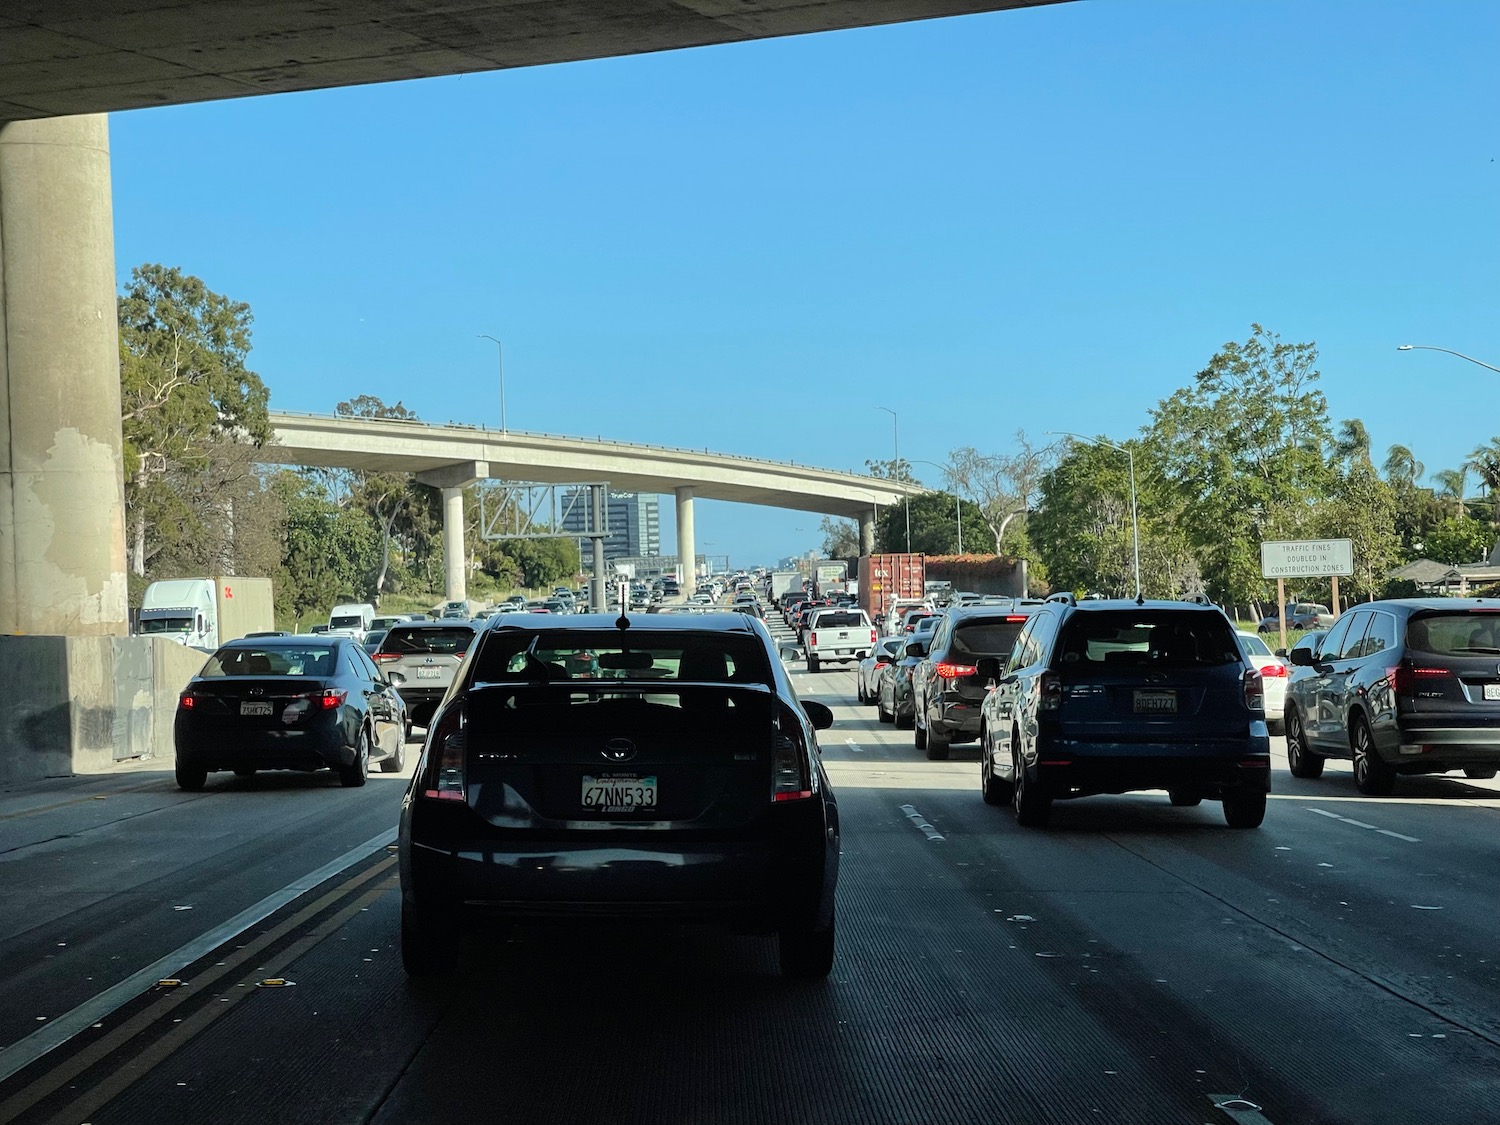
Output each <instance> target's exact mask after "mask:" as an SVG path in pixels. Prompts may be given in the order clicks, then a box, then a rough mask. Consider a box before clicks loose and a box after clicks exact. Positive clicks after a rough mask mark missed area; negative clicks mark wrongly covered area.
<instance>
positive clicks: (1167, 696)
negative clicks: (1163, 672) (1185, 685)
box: [1135, 691, 1177, 715]
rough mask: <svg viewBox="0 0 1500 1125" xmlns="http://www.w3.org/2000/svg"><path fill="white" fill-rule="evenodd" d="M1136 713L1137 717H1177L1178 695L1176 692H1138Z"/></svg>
mask: <svg viewBox="0 0 1500 1125" xmlns="http://www.w3.org/2000/svg"><path fill="white" fill-rule="evenodd" d="M1135 713H1136V714H1137V715H1175V714H1176V713H1177V693H1176V692H1175V691H1137V692H1136V693H1135Z"/></svg>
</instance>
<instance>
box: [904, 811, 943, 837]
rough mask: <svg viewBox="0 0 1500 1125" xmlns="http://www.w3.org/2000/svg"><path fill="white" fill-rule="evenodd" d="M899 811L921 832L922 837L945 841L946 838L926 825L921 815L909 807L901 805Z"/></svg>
mask: <svg viewBox="0 0 1500 1125" xmlns="http://www.w3.org/2000/svg"><path fill="white" fill-rule="evenodd" d="M901 811H902V812H904V813H905V814H906V819H907V820H909V821H911V822H912V823H913V824H915V825H916V826H917V827H918V828H920V829H921V830H922V835H924V836H926V837H927V838H928V839H929V840H945V839H947V837H946V836H944V835H943V834H942V833H941V832H939V831H938V830H937V829H936V828H934V827H933V826H932V825H930V824H928V823H927V821H926V819H925V818H924V817H923V816H922V814H921V813H919V812H918V811H917V810H916V809H914V808H913V807H912V806H911V805H902V806H901Z"/></svg>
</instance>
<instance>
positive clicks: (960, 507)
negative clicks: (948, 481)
mask: <svg viewBox="0 0 1500 1125" xmlns="http://www.w3.org/2000/svg"><path fill="white" fill-rule="evenodd" d="M910 460H911V463H912V464H913V465H931V466H932V467H933V468H934V469H941V470H942V471H943V475H944V476H946V475H947V474H948V472H949V469H948V466H946V465H939V464H938V463H937V462H936V461H926V460H923V459H922V458H920V457H913V458H911V459H910ZM953 501H954V503H953V511H954V515H955V517H956V518H957V519H958V553H959V554H960V555H961V554H963V553H964V501H963V497H961V496H960V495H959V494H958V490H957V489H954V490H953ZM908 549H909V548H908Z"/></svg>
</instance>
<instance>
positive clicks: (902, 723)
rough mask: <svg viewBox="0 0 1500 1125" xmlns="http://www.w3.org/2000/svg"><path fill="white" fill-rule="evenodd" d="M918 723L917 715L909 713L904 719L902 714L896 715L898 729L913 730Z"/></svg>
mask: <svg viewBox="0 0 1500 1125" xmlns="http://www.w3.org/2000/svg"><path fill="white" fill-rule="evenodd" d="M916 725H917V720H916V716H915V715H908V716H906V718H904V719H903V718H902V717H901V716H900V714H897V715H896V729H897V730H911V729H913V728H914V727H915V726H916Z"/></svg>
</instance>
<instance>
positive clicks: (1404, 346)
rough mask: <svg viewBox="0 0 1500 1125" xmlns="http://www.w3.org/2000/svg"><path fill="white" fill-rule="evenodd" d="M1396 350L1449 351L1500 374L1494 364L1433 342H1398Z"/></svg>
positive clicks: (1499, 370)
mask: <svg viewBox="0 0 1500 1125" xmlns="http://www.w3.org/2000/svg"><path fill="white" fill-rule="evenodd" d="M1396 350H1397V351H1398V352H1412V351H1423V352H1447V353H1448V354H1449V355H1456V356H1458V358H1459V359H1466V360H1468V361H1469V362H1470V363H1477V364H1478V365H1479V366H1480V367H1486V368H1488V369H1489V370H1491V371H1493V372H1495V373H1496V374H1497V375H1500V367H1495V366H1494V365H1493V364H1489V363H1485V362H1484V360H1482V359H1475V358H1474V357H1473V356H1471V355H1464V353H1463V352H1456V351H1454V350H1453V349H1452V348H1438V347H1434V346H1433V345H1431V344H1397V345H1396Z"/></svg>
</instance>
